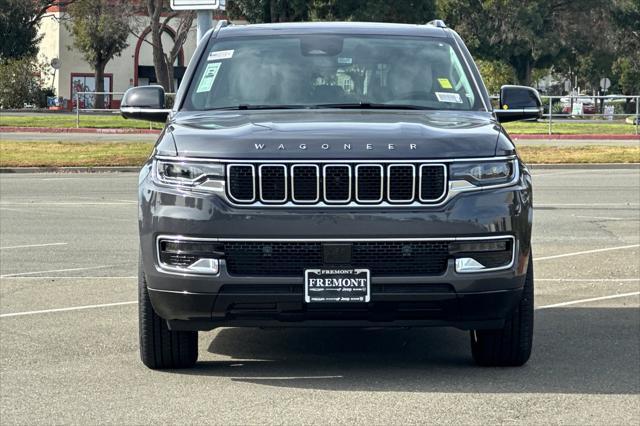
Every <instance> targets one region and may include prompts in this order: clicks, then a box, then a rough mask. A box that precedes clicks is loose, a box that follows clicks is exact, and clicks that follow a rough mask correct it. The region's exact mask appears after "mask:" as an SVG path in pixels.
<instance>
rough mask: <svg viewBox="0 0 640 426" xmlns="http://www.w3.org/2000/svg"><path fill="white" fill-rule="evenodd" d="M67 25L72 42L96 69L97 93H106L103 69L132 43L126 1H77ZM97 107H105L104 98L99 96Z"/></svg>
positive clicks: (128, 7) (128, 9)
mask: <svg viewBox="0 0 640 426" xmlns="http://www.w3.org/2000/svg"><path fill="white" fill-rule="evenodd" d="M68 11H69V15H70V18H71V19H70V22H67V23H66V25H67V28H68V29H69V31H70V32H71V34H72V36H73V45H74V46H75V47H76V48H78V49H79V50H80V51H81V52H82V54H83V56H84V59H85V60H86V61H87V62H88V63H89V64H90V65H91V67H92V68H93V69H94V71H95V80H96V92H104V70H105V68H106V66H107V64H108V63H109V61H110V60H111V59H113V58H114V57H116V56H120V54H121V53H122V51H123V50H124V49H125V48H126V47H127V46H128V45H129V44H128V43H127V38H128V36H129V32H130V24H129V17H130V15H131V9H130V6H129V2H128V1H127V0H77V1H76V2H75V3H73V4H72V5H71V6H69V9H68ZM95 106H96V108H98V109H101V108H104V97H103V96H102V95H97V96H96V102H95Z"/></svg>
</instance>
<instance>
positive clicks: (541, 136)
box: [510, 133, 640, 141]
mask: <svg viewBox="0 0 640 426" xmlns="http://www.w3.org/2000/svg"><path fill="white" fill-rule="evenodd" d="M510 136H511V139H514V140H518V139H522V140H527V139H551V140H553V139H564V140H567V139H569V140H576V141H580V140H585V141H586V140H617V141H623V140H640V135H601V134H589V135H565V134H562V135H548V134H519V133H512V134H510Z"/></svg>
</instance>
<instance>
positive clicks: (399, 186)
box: [387, 164, 416, 203]
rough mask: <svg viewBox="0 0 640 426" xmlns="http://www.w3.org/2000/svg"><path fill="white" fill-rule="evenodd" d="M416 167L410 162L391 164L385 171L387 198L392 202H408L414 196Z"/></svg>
mask: <svg viewBox="0 0 640 426" xmlns="http://www.w3.org/2000/svg"><path fill="white" fill-rule="evenodd" d="M415 181H416V169H415V166H413V165H412V164H391V165H390V166H389V168H388V171H387V198H388V199H389V201H390V202H392V203H409V202H411V201H413V198H414V196H415V192H416V190H415V184H416V182H415Z"/></svg>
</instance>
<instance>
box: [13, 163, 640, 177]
mask: <svg viewBox="0 0 640 426" xmlns="http://www.w3.org/2000/svg"><path fill="white" fill-rule="evenodd" d="M528 166H529V168H530V169H531V170H546V169H569V170H571V169H583V170H589V169H592V170H593V169H608V170H636V169H638V170H640V163H583V164H581V163H561V164H529V165H528ZM141 167H142V166H117V167H0V174H11V173H14V174H15V173H18V174H19V173H138V172H139V171H140V168H141Z"/></svg>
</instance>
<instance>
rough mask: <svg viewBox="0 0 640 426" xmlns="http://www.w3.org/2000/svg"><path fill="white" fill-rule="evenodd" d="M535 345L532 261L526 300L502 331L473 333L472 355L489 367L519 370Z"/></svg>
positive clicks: (524, 299) (526, 280) (479, 362)
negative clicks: (515, 368) (517, 368)
mask: <svg viewBox="0 0 640 426" xmlns="http://www.w3.org/2000/svg"><path fill="white" fill-rule="evenodd" d="M532 343H533V261H532V258H531V257H530V258H529V266H528V269H527V277H526V279H525V283H524V288H523V290H522V299H521V300H520V303H519V304H518V306H517V307H516V309H515V310H514V311H513V312H512V313H511V315H509V316H508V317H507V318H506V320H505V323H504V327H503V328H501V329H498V330H472V331H471V353H472V355H473V359H474V360H475V362H476V364H478V365H481V366H485V367H519V366H521V365H524V364H525V363H526V362H527V361H528V360H529V357H530V356H531V347H532Z"/></svg>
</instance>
